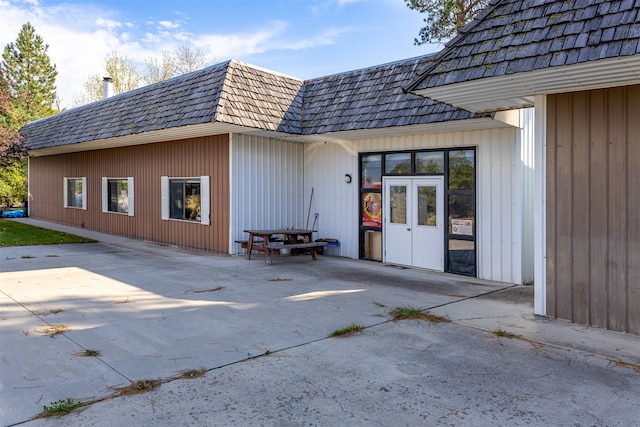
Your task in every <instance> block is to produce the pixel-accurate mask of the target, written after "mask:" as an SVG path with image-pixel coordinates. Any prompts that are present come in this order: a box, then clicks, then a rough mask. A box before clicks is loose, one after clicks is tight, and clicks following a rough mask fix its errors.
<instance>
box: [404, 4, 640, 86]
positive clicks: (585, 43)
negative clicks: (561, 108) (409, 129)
mask: <svg viewBox="0 0 640 427" xmlns="http://www.w3.org/2000/svg"><path fill="white" fill-rule="evenodd" d="M639 53H640V1H637V0H636V1H634V0H623V1H609V0H565V1H558V0H525V1H522V0H495V1H493V2H492V3H491V4H490V5H489V6H488V7H487V9H485V11H484V12H482V13H481V14H480V16H478V18H477V20H476V21H474V22H472V23H470V24H469V25H468V26H467V27H465V28H464V29H463V30H462V31H461V33H460V34H459V35H458V36H457V37H456V38H454V39H453V40H452V41H451V42H450V43H449V44H448V46H447V48H446V49H445V50H443V51H442V52H441V53H440V54H439V55H438V57H437V58H436V59H434V64H433V66H432V67H430V68H428V69H426V70H425V72H424V73H423V75H421V76H419V77H418V78H417V79H416V81H415V82H414V83H413V84H412V85H411V90H416V91H419V90H422V89H426V88H429V87H435V86H442V85H445V84H452V83H461V82H465V81H470V80H475V79H479V78H482V77H485V76H486V75H488V74H489V75H492V76H499V75H507V74H512V73H517V72H526V71H534V70H538V69H542V68H546V67H558V66H563V65H569V64H576V63H580V62H587V61H594V60H599V59H606V58H615V57H619V56H628V55H636V54H639ZM470 56H471V57H472V58H473V60H471V61H469V60H468V58H469V57H470ZM487 67H491V70H493V71H492V72H490V73H486V72H485V70H484V69H486V68H487Z"/></svg>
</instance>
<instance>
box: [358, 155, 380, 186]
mask: <svg viewBox="0 0 640 427" xmlns="http://www.w3.org/2000/svg"><path fill="white" fill-rule="evenodd" d="M360 167H361V174H362V188H382V154H373V155H370V156H362V162H361V165H360Z"/></svg>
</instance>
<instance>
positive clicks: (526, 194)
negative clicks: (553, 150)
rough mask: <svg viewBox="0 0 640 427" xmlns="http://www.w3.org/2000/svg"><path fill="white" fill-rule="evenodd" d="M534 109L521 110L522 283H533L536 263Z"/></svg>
mask: <svg viewBox="0 0 640 427" xmlns="http://www.w3.org/2000/svg"><path fill="white" fill-rule="evenodd" d="M534 118H535V114H534V109H533V108H526V109H523V110H520V122H521V124H520V127H521V129H520V132H519V138H520V145H519V147H520V167H521V168H522V172H521V173H522V283H525V284H532V283H533V263H534V261H533V260H534V251H533V248H534V234H533V232H534V227H533V224H534V211H535V207H534V180H533V178H534V173H533V163H534V162H533V160H534V154H535V150H534V148H535V139H534V128H535V123H534Z"/></svg>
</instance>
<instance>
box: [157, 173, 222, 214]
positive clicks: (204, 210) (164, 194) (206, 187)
mask: <svg viewBox="0 0 640 427" xmlns="http://www.w3.org/2000/svg"><path fill="white" fill-rule="evenodd" d="M171 181H183V182H186V181H200V220H199V221H198V220H194V219H185V218H171V206H170V202H171V200H170V195H171V194H170V182H171ZM210 181H211V179H210V177H209V176H208V175H203V176H161V177H160V199H161V203H162V206H161V210H160V211H161V219H162V220H163V221H178V222H187V223H191V224H201V225H211V183H210Z"/></svg>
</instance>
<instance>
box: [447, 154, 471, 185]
mask: <svg viewBox="0 0 640 427" xmlns="http://www.w3.org/2000/svg"><path fill="white" fill-rule="evenodd" d="M475 185H476V184H475V161H474V151H473V150H457V151H452V152H451V153H449V190H474V189H475V188H476V187H475Z"/></svg>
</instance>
